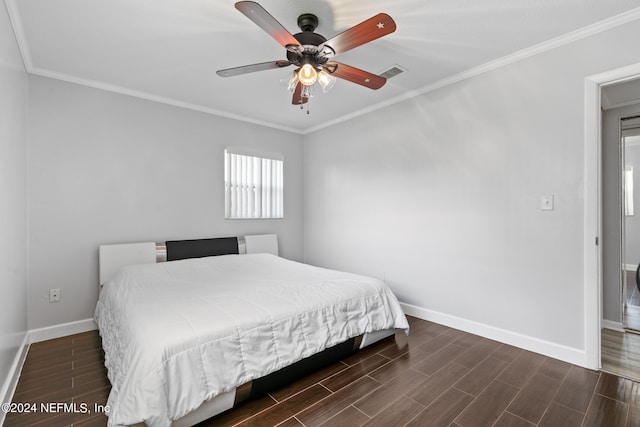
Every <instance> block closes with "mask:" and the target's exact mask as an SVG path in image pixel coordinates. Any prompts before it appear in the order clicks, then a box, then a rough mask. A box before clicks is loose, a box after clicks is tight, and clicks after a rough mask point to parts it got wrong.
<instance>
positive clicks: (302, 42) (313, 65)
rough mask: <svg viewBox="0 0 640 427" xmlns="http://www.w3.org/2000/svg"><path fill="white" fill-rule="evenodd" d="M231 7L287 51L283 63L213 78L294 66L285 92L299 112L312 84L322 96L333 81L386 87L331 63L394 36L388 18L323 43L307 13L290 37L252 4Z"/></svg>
mask: <svg viewBox="0 0 640 427" xmlns="http://www.w3.org/2000/svg"><path fill="white" fill-rule="evenodd" d="M235 7H236V9H238V10H239V11H240V12H241V13H243V14H244V15H245V16H246V17H247V18H249V19H251V20H252V21H253V22H254V23H255V24H256V25H258V26H259V27H260V28H262V29H263V30H265V31H266V32H267V33H268V34H269V35H270V36H271V37H273V38H274V39H275V40H276V41H277V42H278V43H280V45H282V47H284V48H285V49H286V51H287V59H286V60H277V61H270V62H261V63H258V64H251V65H244V66H241V67H235V68H227V69H224V70H218V71H217V72H216V74H218V75H219V76H221V77H232V76H237V75H240V74H247V73H253V72H256V71H264V70H271V69H274V68H284V67H288V66H290V65H295V66H296V67H298V68H297V69H296V70H295V71H294V73H293V76H292V77H291V80H290V81H289V90H290V91H291V92H293V99H292V101H291V102H292V104H294V105H300V106H301V108H302V104H305V103H307V102H308V101H309V98H310V97H311V87H312V86H313V84H314V83H316V82H318V84H319V85H320V86H321V87H322V90H323V91H324V92H327V91H328V90H329V89H331V87H333V85H334V84H335V81H336V78H341V79H344V80H348V81H350V82H353V83H356V84H359V85H361V86H364V87H368V88H369V89H380V88H381V87H382V86H383V85H384V84H385V83H386V79H385V78H384V77H380V76H378V75H375V74H372V73H369V72H367V71H364V70H360V69H358V68H355V67H351V66H349V65H345V64H342V63H340V62H336V61H333V60H332V58H333V57H334V56H336V55H340V54H342V53H344V52H346V51H348V50H351V49H353V48H355V47H358V46H360V45H363V44H365V43H368V42H370V41H373V40H375V39H377V38H380V37H382V36H386V35H387V34H390V33H392V32H394V31H395V30H396V23H395V22H394V21H393V19H392V18H391V17H390V16H389V15H387V14H385V13H379V14H377V15H375V16H373V17H371V18H369V19H367V20H366V21H364V22H361V23H360V24H358V25H356V26H354V27H351V28H350V29H348V30H346V31H344V32H342V33H340V34H338V35H336V36H334V37H332V38H331V39H329V40H327V39H326V38H325V37H324V36H322V35H320V34H318V33H315V32H314V31H315V29H316V27H317V26H318V18H317V17H316V16H315V15H313V14H311V13H304V14H302V15H300V16H299V17H298V27H300V30H301V32H300V33H297V34H294V35H292V34H291V33H289V31H287V29H286V28H284V27H283V26H282V25H281V24H280V23H279V22H278V21H277V20H276V19H275V18H274V17H273V16H271V15H270V14H269V12H267V11H266V10H265V9H264V8H263V7H262V6H260V5H259V4H258V3H256V2H253V1H241V2H238V3H236V4H235ZM307 113H308V111H307Z"/></svg>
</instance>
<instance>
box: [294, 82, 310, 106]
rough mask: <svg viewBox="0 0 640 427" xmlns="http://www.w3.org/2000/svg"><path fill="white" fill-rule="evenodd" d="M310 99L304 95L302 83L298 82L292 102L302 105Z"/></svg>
mask: <svg viewBox="0 0 640 427" xmlns="http://www.w3.org/2000/svg"><path fill="white" fill-rule="evenodd" d="M308 101H309V98H307V97H303V96H302V83H300V82H298V85H297V86H296V90H295V92H293V98H292V99H291V103H292V104H293V105H302V104H306V103H307V102H308Z"/></svg>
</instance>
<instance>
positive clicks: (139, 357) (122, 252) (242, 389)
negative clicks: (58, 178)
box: [95, 235, 408, 427]
mask: <svg viewBox="0 0 640 427" xmlns="http://www.w3.org/2000/svg"><path fill="white" fill-rule="evenodd" d="M95 320H96V323H97V324H98V329H99V332H100V335H101V337H102V345H103V348H104V351H105V365H106V367H107V370H108V377H109V380H110V381H111V384H112V389H111V392H110V395H109V399H108V401H107V405H109V407H110V413H109V425H111V426H120V425H137V424H141V425H142V424H143V423H145V424H147V425H149V426H159V427H165V426H188V425H193V424H196V423H198V422H200V421H202V420H204V419H207V418H210V417H211V416H213V415H216V414H218V413H221V412H223V411H225V410H228V409H230V408H232V407H234V406H235V405H237V404H238V403H239V402H240V401H242V400H244V399H246V398H250V397H253V396H257V395H259V394H261V393H264V392H265V391H267V390H269V389H270V388H273V387H277V386H278V385H282V384H283V383H284V382H286V381H289V380H290V379H291V377H292V376H299V375H304V374H305V373H308V372H309V371H310V370H311V369H314V367H315V366H322V365H323V364H326V363H329V362H332V361H335V360H339V359H341V358H344V357H345V356H346V355H348V354H349V353H351V352H352V351H354V350H357V349H359V348H362V347H364V346H366V345H369V344H371V343H373V342H376V341H377V340H379V339H382V338H385V337H387V336H389V335H391V334H393V333H395V330H396V329H403V330H405V331H406V332H408V324H407V320H406V318H405V316H404V314H403V312H402V309H401V308H400V306H399V304H398V301H397V299H396V298H395V296H394V295H393V293H392V292H391V290H390V289H389V288H388V287H387V286H386V285H385V284H384V283H383V282H381V281H379V280H376V279H372V278H369V277H365V276H361V275H356V274H350V273H345V272H339V271H334V270H328V269H323V268H319V267H313V266H310V265H306V264H301V263H298V262H295V261H290V260H287V259H284V258H281V257H279V256H277V237H276V236H275V235H266V236H265V235H261V236H245V237H244V238H236V237H233V238H218V239H197V240H182V241H168V242H165V243H164V244H155V243H133V244H125V245H103V246H101V247H100V295H99V299H98V303H97V305H96V311H95Z"/></svg>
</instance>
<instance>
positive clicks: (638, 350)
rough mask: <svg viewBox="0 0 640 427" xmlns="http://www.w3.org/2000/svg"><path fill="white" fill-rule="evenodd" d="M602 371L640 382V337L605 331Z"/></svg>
mask: <svg viewBox="0 0 640 427" xmlns="http://www.w3.org/2000/svg"><path fill="white" fill-rule="evenodd" d="M601 346H602V370H604V371H607V372H611V373H613V374H617V375H620V376H623V377H626V378H631V379H634V380H638V381H640V335H638V334H635V333H630V332H620V331H614V330H611V329H603V330H602V334H601Z"/></svg>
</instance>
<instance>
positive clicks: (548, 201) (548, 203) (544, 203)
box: [540, 194, 553, 211]
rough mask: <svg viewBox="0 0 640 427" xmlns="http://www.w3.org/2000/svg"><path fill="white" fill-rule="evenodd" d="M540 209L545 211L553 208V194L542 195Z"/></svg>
mask: <svg viewBox="0 0 640 427" xmlns="http://www.w3.org/2000/svg"><path fill="white" fill-rule="evenodd" d="M540 209H541V210H543V211H552V210H553V194H548V195H545V196H542V197H540Z"/></svg>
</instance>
